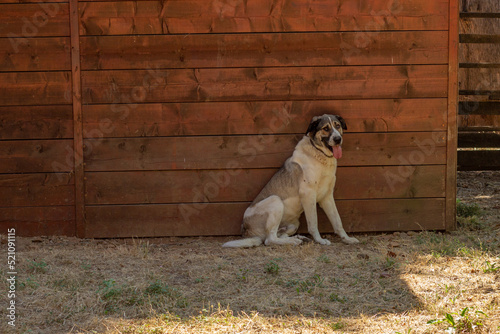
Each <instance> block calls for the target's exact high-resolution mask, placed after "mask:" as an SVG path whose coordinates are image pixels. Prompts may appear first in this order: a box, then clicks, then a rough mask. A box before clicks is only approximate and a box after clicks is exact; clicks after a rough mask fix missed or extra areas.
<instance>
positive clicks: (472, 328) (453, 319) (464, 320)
mask: <svg viewBox="0 0 500 334" xmlns="http://www.w3.org/2000/svg"><path fill="white" fill-rule="evenodd" d="M472 309H473V308H470V309H469V308H468V307H465V308H463V309H461V310H460V311H459V312H456V313H455V312H453V313H446V314H445V316H444V318H442V319H432V320H429V321H428V322H427V323H428V324H442V323H445V324H446V325H447V326H448V329H447V330H446V332H447V333H455V332H456V331H459V332H462V333H474V332H476V330H479V328H480V327H481V326H483V321H484V319H485V318H487V317H488V316H487V315H486V313H484V312H483V311H480V310H475V311H474V312H471V311H472Z"/></svg>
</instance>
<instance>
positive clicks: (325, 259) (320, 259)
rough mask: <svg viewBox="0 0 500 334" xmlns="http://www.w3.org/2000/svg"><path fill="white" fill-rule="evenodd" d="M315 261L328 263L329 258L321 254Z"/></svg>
mask: <svg viewBox="0 0 500 334" xmlns="http://www.w3.org/2000/svg"><path fill="white" fill-rule="evenodd" d="M316 261H318V262H323V263H330V258H329V257H328V256H327V255H326V254H321V255H320V256H319V257H318V258H317V259H316Z"/></svg>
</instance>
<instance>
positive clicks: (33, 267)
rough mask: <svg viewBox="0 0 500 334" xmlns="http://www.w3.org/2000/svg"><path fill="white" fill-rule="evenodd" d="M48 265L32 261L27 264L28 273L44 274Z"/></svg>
mask: <svg viewBox="0 0 500 334" xmlns="http://www.w3.org/2000/svg"><path fill="white" fill-rule="evenodd" d="M48 267H49V265H48V264H47V263H46V262H45V261H44V260H41V261H39V262H38V261H35V260H32V261H30V262H29V263H28V272H29V273H31V274H36V273H41V274H44V273H46V272H47V270H48V269H49V268H48Z"/></svg>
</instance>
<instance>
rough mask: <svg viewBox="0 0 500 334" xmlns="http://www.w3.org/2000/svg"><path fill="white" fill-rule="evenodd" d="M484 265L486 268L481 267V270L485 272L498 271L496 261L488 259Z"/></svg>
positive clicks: (499, 267)
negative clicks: (492, 261)
mask: <svg viewBox="0 0 500 334" xmlns="http://www.w3.org/2000/svg"><path fill="white" fill-rule="evenodd" d="M485 265H486V268H484V269H483V272H484V273H485V274H488V273H496V272H498V271H500V266H498V265H497V264H496V263H491V262H490V261H488V260H486V262H485Z"/></svg>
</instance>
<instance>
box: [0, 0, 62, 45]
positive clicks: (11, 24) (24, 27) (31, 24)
mask: <svg viewBox="0 0 500 334" xmlns="http://www.w3.org/2000/svg"><path fill="white" fill-rule="evenodd" d="M60 2H68V1H67V0H65V1H57V0H55V1H53V0H51V1H50V3H47V2H46V1H45V0H40V1H36V0H35V1H32V0H30V1H21V0H20V1H16V0H12V1H9V0H2V1H0V6H1V7H0V9H1V10H0V22H2V24H1V25H0V37H6V38H9V39H11V38H25V40H21V41H12V50H13V51H14V52H15V51H16V46H18V45H20V44H19V43H24V42H28V40H29V39H31V38H34V37H44V36H57V37H61V36H69V15H68V13H69V7H68V4H67V3H60Z"/></svg>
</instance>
